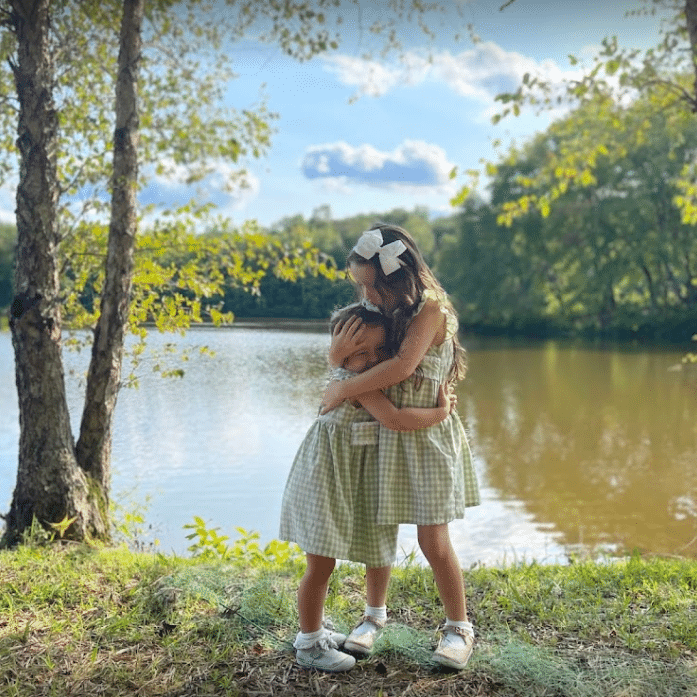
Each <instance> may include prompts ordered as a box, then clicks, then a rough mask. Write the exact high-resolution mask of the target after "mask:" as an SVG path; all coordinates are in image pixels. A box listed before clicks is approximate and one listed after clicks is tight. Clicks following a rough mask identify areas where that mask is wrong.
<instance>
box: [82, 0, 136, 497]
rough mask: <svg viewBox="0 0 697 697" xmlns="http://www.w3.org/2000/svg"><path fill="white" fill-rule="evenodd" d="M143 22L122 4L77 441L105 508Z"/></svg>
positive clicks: (131, 235) (125, 294)
mask: <svg viewBox="0 0 697 697" xmlns="http://www.w3.org/2000/svg"><path fill="white" fill-rule="evenodd" d="M142 21H143V0H124V3H123V17H122V22H121V35H120V50H119V64H118V76H117V82H116V125H115V129H114V165H113V166H114V171H113V180H112V198H111V222H110V225H109V243H108V245H109V246H108V251H107V260H106V270H105V282H104V290H103V292H102V298H101V308H100V317H99V321H98V323H97V327H96V329H95V335H94V343H93V345H92V357H91V361H90V367H89V372H88V377H87V389H86V395H85V405H84V410H83V413H82V422H81V426H80V437H79V440H78V443H77V459H78V463H79V464H80V466H81V467H82V468H83V470H84V471H85V472H86V473H87V474H88V475H89V476H90V477H91V478H93V479H94V480H95V481H96V482H99V486H100V489H101V491H102V495H103V497H104V501H105V503H106V505H107V506H108V502H109V489H110V479H111V443H112V423H113V416H114V410H115V407H116V398H117V395H118V391H119V386H120V381H121V363H122V358H123V345H124V334H125V330H126V326H127V324H128V314H129V305H130V294H131V281H132V277H133V252H134V248H135V237H136V231H137V201H136V184H137V179H138V128H139V121H138V93H137V88H138V66H139V62H140V55H141V25H142Z"/></svg>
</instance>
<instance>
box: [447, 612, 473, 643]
mask: <svg viewBox="0 0 697 697" xmlns="http://www.w3.org/2000/svg"><path fill="white" fill-rule="evenodd" d="M445 626H446V627H459V628H460V629H464V630H465V632H467V634H470V635H471V636H474V627H473V626H472V623H471V622H467V621H464V622H461V621H459V620H451V619H448V618H447V617H446V618H445ZM455 636H456V637H457V638H458V639H461V640H462V641H464V639H463V638H462V637H461V636H459V635H458V634H456V635H455Z"/></svg>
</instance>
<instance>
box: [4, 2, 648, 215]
mask: <svg viewBox="0 0 697 697" xmlns="http://www.w3.org/2000/svg"><path fill="white" fill-rule="evenodd" d="M445 2H446V3H447V2H450V3H458V4H459V5H460V7H461V11H462V16H463V19H462V20H458V21H462V22H463V23H464V24H465V25H466V24H467V23H470V24H472V25H473V29H474V32H475V33H476V34H477V35H478V37H479V39H480V41H479V42H477V43H473V42H472V41H471V39H470V38H469V36H468V34H467V31H466V26H463V30H464V31H463V34H464V38H463V39H461V40H460V41H459V42H457V43H456V42H454V41H453V40H452V39H451V33H450V31H446V30H445V29H444V30H443V31H442V32H439V37H438V38H437V39H436V41H435V43H432V44H430V45H429V44H428V43H427V41H426V39H425V37H423V36H422V35H421V34H420V33H419V32H418V30H416V29H415V28H414V26H413V25H412V26H405V27H404V30H403V39H404V43H405V46H406V48H407V51H406V55H405V61H403V62H399V61H398V60H397V58H396V56H392V57H391V58H389V59H387V60H384V61H382V62H378V61H375V60H374V61H365V60H364V59H362V58H361V56H362V55H363V53H364V51H365V49H366V39H365V36H364V34H362V33H359V32H358V31H357V30H356V29H355V26H354V25H352V24H351V22H348V23H347V24H346V25H345V26H346V30H345V32H344V34H343V37H342V44H341V46H340V48H339V50H338V51H335V52H332V53H330V54H326V55H324V56H320V57H316V58H314V59H312V60H311V61H307V62H304V63H299V62H297V61H295V60H293V59H291V58H287V57H285V56H283V55H282V54H281V52H280V51H279V50H278V49H276V48H274V47H272V46H269V45H262V44H258V43H255V42H253V41H249V40H248V41H245V42H244V43H243V44H239V45H236V46H235V49H234V50H235V65H234V67H235V70H236V72H237V73H238V75H239V77H238V78H237V79H236V80H234V81H233V82H232V83H231V85H230V87H229V90H228V96H227V98H228V99H229V103H230V105H231V106H234V107H236V108H238V109H243V108H246V107H248V106H250V105H253V104H254V103H256V102H258V100H259V97H260V94H261V89H262V85H264V87H263V93H264V94H266V96H267V103H268V108H269V110H270V111H272V112H277V113H278V114H279V119H278V120H277V121H276V122H275V128H276V133H275V134H274V136H273V139H272V145H271V148H270V150H269V152H268V153H267V154H266V155H265V156H264V157H263V158H261V159H259V160H251V161H249V162H248V163H245V164H246V165H247V170H248V172H249V186H248V187H247V188H246V189H244V190H240V191H236V192H226V191H224V190H223V189H222V187H221V186H220V181H221V178H220V177H219V176H216V175H215V174H213V175H211V176H210V177H209V178H208V179H207V180H205V181H204V182H203V184H202V185H200V186H199V187H198V188H197V189H196V190H195V191H192V190H191V189H190V188H188V187H186V186H185V185H183V184H181V183H179V182H176V181H173V180H171V179H169V180H165V179H160V180H155V181H153V182H152V183H151V184H150V185H149V186H148V187H147V188H146V189H145V190H144V191H143V192H142V193H141V196H140V200H141V202H142V203H156V204H160V203H161V204H166V205H172V204H176V203H185V202H187V201H188V200H189V199H190V198H191V197H192V195H193V196H195V197H196V198H197V200H198V201H200V202H206V201H211V202H213V203H215V204H216V205H217V206H218V208H219V213H221V214H222V215H225V216H227V217H229V218H231V219H232V220H233V222H234V223H235V224H241V223H242V222H243V221H244V220H247V219H256V220H257V221H258V222H259V223H260V224H261V225H262V226H265V227H268V226H272V225H273V224H274V223H277V222H278V221H280V220H281V219H283V218H286V217H290V216H294V215H296V214H301V215H303V216H304V217H305V218H309V217H311V216H312V214H313V211H315V210H316V209H318V208H319V207H321V206H329V207H330V210H331V215H332V218H334V219H339V218H345V217H348V216H351V215H355V214H359V213H381V212H385V211H388V210H390V209H393V208H397V207H399V208H406V209H408V210H413V209H414V208H415V207H416V206H420V207H426V208H428V209H429V211H430V212H431V214H432V215H434V216H435V215H448V214H452V213H453V212H454V209H453V208H452V206H451V204H450V200H451V198H452V197H453V195H454V194H455V193H456V192H457V190H458V189H459V188H460V186H462V184H464V183H465V177H464V175H462V174H461V175H460V177H459V178H456V179H454V180H453V179H451V178H450V177H449V173H450V172H451V170H452V169H453V168H454V167H456V168H457V170H458V172H460V173H463V172H465V171H466V170H468V169H480V168H481V162H482V159H492V158H494V157H495V152H494V149H493V147H492V143H493V141H495V140H500V141H502V143H503V144H504V146H505V145H506V144H507V143H509V142H511V140H512V139H514V140H515V141H516V142H518V143H521V142H523V141H524V140H526V139H527V138H529V137H530V136H531V135H532V134H534V132H535V131H538V130H542V129H543V128H544V127H545V125H546V124H547V123H548V121H549V118H550V117H549V116H548V115H545V116H535V115H534V114H532V113H525V114H524V115H522V116H520V117H517V118H514V117H511V118H508V119H504V120H503V121H501V122H500V123H499V124H498V125H493V124H492V122H491V116H492V114H494V113H496V111H497V110H499V105H498V104H497V103H496V102H494V96H495V95H496V94H497V93H499V92H502V91H513V90H515V89H516V87H517V86H518V84H519V82H520V80H521V78H522V76H523V74H524V73H526V72H527V73H531V74H533V75H535V74H540V75H542V76H544V77H546V78H547V79H549V80H552V81H561V80H562V79H563V78H564V77H565V76H568V75H570V74H572V73H574V72H575V71H577V70H578V66H575V67H574V66H571V65H570V62H569V59H568V56H569V54H573V55H575V56H576V57H578V58H581V59H582V60H584V61H585V62H586V63H587V64H590V63H591V59H592V57H593V55H594V54H595V53H596V51H597V49H598V47H599V46H600V43H601V41H602V39H603V38H604V37H606V36H612V35H616V36H617V37H618V39H619V40H620V42H621V43H622V44H623V45H627V46H636V47H646V46H649V45H653V44H655V43H656V41H657V37H658V28H659V20H658V19H656V18H652V17H626V16H625V13H626V12H627V10H630V9H633V8H636V7H637V3H640V2H641V0H636V1H635V0H514V1H513V2H511V3H510V4H509V5H508V6H506V7H505V8H503V9H501V6H502V5H503V4H504V0H445ZM367 4H368V5H370V3H367ZM428 56H430V60H428V59H427V58H428ZM229 166H230V165H229V163H220V170H221V171H224V170H225V169H226V168H229ZM13 199H14V194H13V192H11V191H10V190H9V189H5V190H3V191H0V219H1V220H8V221H12V219H13V213H12V211H13V209H14V200H13Z"/></svg>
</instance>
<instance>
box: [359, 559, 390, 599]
mask: <svg viewBox="0 0 697 697" xmlns="http://www.w3.org/2000/svg"><path fill="white" fill-rule="evenodd" d="M391 573H392V567H391V566H369V567H367V568H366V570H365V586H366V600H367V604H368V605H369V606H371V607H383V606H384V605H385V602H386V600H387V587H388V586H389V584H390V574H391Z"/></svg>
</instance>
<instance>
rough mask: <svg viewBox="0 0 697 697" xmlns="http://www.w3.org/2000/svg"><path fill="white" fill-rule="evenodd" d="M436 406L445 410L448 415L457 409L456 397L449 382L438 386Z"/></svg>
mask: <svg viewBox="0 0 697 697" xmlns="http://www.w3.org/2000/svg"><path fill="white" fill-rule="evenodd" d="M438 406H439V407H440V408H441V409H445V410H446V412H447V413H448V414H452V413H453V412H454V411H455V410H456V409H457V395H456V394H455V393H454V392H453V388H452V385H451V384H450V383H449V382H444V383H443V384H442V385H439V386H438Z"/></svg>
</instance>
